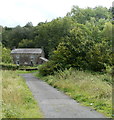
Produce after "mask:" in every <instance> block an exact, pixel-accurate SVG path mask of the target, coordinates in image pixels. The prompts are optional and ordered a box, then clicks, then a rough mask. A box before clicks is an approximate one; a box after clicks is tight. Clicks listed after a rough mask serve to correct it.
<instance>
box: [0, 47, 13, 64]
mask: <svg viewBox="0 0 114 120" xmlns="http://www.w3.org/2000/svg"><path fill="white" fill-rule="evenodd" d="M1 57H2V58H1V59H2V62H3V63H12V61H13V59H12V56H11V50H10V49H8V48H5V47H3V48H2V55H1Z"/></svg>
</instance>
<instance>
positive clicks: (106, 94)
mask: <svg viewBox="0 0 114 120" xmlns="http://www.w3.org/2000/svg"><path fill="white" fill-rule="evenodd" d="M35 76H36V77H39V78H41V79H43V80H45V81H46V82H47V83H48V84H50V85H52V86H53V87H55V88H58V89H59V90H61V91H63V92H64V93H65V94H67V95H69V96H70V97H71V98H73V99H74V100H76V101H77V102H80V103H81V104H83V105H85V106H90V107H91V108H93V109H95V110H96V111H99V112H101V113H103V114H104V115H105V116H107V117H112V86H111V76H110V75H107V74H98V73H94V74H93V73H91V72H87V71H86V72H84V71H77V70H73V69H69V70H65V71H59V72H58V73H55V75H49V76H46V77H42V76H41V75H40V74H39V73H37V74H35Z"/></svg>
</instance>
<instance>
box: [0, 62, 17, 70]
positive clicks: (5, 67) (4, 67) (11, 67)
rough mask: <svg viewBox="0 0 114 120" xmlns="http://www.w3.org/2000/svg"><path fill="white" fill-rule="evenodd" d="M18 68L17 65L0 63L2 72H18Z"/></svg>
mask: <svg viewBox="0 0 114 120" xmlns="http://www.w3.org/2000/svg"><path fill="white" fill-rule="evenodd" d="M18 68H19V66H18V65H15V64H6V63H0V69H2V70H17V69H18Z"/></svg>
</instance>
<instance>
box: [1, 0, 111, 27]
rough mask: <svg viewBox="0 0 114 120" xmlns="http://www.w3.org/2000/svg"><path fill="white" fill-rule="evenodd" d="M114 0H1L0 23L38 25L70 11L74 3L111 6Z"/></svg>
mask: <svg viewBox="0 0 114 120" xmlns="http://www.w3.org/2000/svg"><path fill="white" fill-rule="evenodd" d="M112 1H113V0H1V1H0V12H1V13H0V25H2V26H8V27H15V26H17V25H21V26H24V25H25V24H26V23H27V22H32V23H33V25H37V24H38V23H39V22H45V21H46V20H47V21H51V20H52V19H55V18H57V17H63V16H65V15H66V13H67V12H70V10H71V8H72V6H73V5H78V6H79V7H81V8H85V7H95V6H104V7H107V8H109V7H111V6H112Z"/></svg>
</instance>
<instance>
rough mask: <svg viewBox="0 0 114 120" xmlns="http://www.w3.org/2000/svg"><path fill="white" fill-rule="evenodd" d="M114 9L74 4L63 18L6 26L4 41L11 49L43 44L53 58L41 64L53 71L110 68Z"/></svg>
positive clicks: (48, 54) (45, 68)
mask: <svg viewBox="0 0 114 120" xmlns="http://www.w3.org/2000/svg"><path fill="white" fill-rule="evenodd" d="M112 13H113V7H112V8H110V9H107V8H105V7H102V6H98V7H95V8H89V7H88V8H79V7H78V6H73V8H72V9H71V11H70V12H69V13H67V15H66V16H65V17H63V18H61V17H59V18H56V19H53V20H52V21H50V22H47V21H46V22H40V23H39V24H38V25H37V26H33V25H32V23H31V22H29V23H27V24H26V25H25V26H24V27H20V26H17V27H15V28H7V27H5V28H3V41H2V43H3V45H4V46H5V47H8V48H10V49H11V48H13V47H14V46H16V47H21V48H24V47H27V48H41V47H43V48H44V52H45V57H46V58H48V59H50V60H51V62H48V63H46V65H44V68H43V66H42V67H41V68H42V71H47V73H49V71H50V72H51V73H49V74H52V73H54V72H53V70H58V69H62V70H63V69H65V68H70V67H75V68H77V69H84V70H85V69H89V70H93V71H106V66H110V67H111V66H112V62H111V61H112V60H111V56H112V50H111V48H112V37H113V36H112V29H113V27H114V25H113V24H112ZM51 64H52V65H53V66H56V67H53V66H52V67H51V66H50V65H51ZM49 66H50V67H49ZM49 68H50V70H49ZM40 70H41V69H40ZM47 73H46V74H47Z"/></svg>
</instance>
